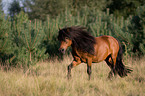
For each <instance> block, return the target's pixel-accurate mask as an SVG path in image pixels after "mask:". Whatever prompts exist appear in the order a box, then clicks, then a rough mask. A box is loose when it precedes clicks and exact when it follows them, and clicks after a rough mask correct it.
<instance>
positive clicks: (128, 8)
mask: <svg viewBox="0 0 145 96" xmlns="http://www.w3.org/2000/svg"><path fill="white" fill-rule="evenodd" d="M144 4H145V0H112V3H110V4H109V5H108V6H107V8H109V9H110V13H113V14H114V15H115V16H116V17H119V16H124V17H125V18H127V17H128V16H129V15H135V14H136V8H137V7H139V6H142V5H144Z"/></svg>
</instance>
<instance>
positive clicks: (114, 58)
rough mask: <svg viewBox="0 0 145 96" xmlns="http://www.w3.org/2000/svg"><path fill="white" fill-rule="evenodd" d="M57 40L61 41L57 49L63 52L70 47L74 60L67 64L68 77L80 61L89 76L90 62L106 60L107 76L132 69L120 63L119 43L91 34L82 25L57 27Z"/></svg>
mask: <svg viewBox="0 0 145 96" xmlns="http://www.w3.org/2000/svg"><path fill="white" fill-rule="evenodd" d="M58 40H59V41H60V42H61V45H60V48H59V51H60V52H62V53H65V51H66V49H67V48H68V47H69V46H71V47H72V55H73V58H74V60H73V61H72V63H71V64H70V65H69V66H68V79H69V78H70V77H71V69H72V68H73V67H75V66H77V65H79V64H81V63H82V62H84V63H87V73H88V75H89V79H90V76H91V65H92V62H94V63H95V62H101V61H104V60H105V61H106V63H107V64H108V66H109V67H110V68H111V71H110V72H109V76H108V78H111V77H112V76H113V74H114V75H116V74H118V75H119V76H120V77H124V76H127V73H130V72H131V71H132V70H131V69H129V68H126V67H125V66H124V64H123V63H122V48H121V45H120V43H119V42H118V41H117V40H116V39H115V38H113V37H111V36H100V37H93V36H91V35H90V34H89V33H88V32H87V31H86V29H85V28H84V27H79V26H73V27H67V28H63V29H59V35H58Z"/></svg>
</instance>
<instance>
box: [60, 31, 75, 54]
mask: <svg viewBox="0 0 145 96" xmlns="http://www.w3.org/2000/svg"><path fill="white" fill-rule="evenodd" d="M58 40H59V41H60V43H61V44H60V48H59V51H60V52H62V53H63V54H64V53H65V51H66V49H67V48H68V47H69V46H71V44H72V40H71V39H70V38H69V32H68V30H66V29H62V30H61V29H59V35H58Z"/></svg>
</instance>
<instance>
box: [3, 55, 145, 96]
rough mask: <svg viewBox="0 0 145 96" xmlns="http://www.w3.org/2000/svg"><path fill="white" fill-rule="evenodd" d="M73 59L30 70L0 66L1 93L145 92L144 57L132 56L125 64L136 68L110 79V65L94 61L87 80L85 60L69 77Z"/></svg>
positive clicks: (136, 95) (111, 95) (130, 95)
mask: <svg viewBox="0 0 145 96" xmlns="http://www.w3.org/2000/svg"><path fill="white" fill-rule="evenodd" d="M71 61H72V58H71V57H68V56H67V57H66V59H64V60H63V61H58V60H55V61H48V62H39V63H37V64H36V65H35V66H32V67H30V68H29V69H28V70H24V69H20V68H14V69H11V70H9V71H4V70H3V69H2V68H1V70H0V96H145V60H144V59H141V60H133V59H132V58H129V59H128V61H126V62H127V64H126V65H128V66H130V67H132V68H133V72H132V73H131V74H129V76H127V77H125V78H120V77H117V78H113V80H112V81H111V80H108V79H107V76H108V72H109V71H110V69H109V67H108V66H107V65H106V63H105V62H101V63H96V64H93V65H92V78H91V80H90V81H88V76H87V72H86V64H81V65H79V66H77V67H76V68H74V69H72V79H71V80H67V77H66V75H67V66H68V64H70V63H71Z"/></svg>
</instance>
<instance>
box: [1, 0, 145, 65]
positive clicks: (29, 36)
mask: <svg viewBox="0 0 145 96" xmlns="http://www.w3.org/2000/svg"><path fill="white" fill-rule="evenodd" d="M34 1H35V0H34ZM36 1H37V0H36ZM38 1H39V0H38ZM38 1H37V2H38ZM44 1H45V0H44ZM44 1H43V2H44ZM88 1H89V0H88ZM50 2H51V1H50ZM52 2H53V3H54V2H55V0H54V1H52ZM52 2H51V3H52ZM58 2H59V1H58ZM78 2H82V1H81V0H80V1H78ZM96 2H98V1H96ZM101 2H103V1H101ZM101 2H100V3H101ZM104 2H105V1H104ZM29 3H30V2H29ZM39 3H40V2H39ZM62 3H63V4H64V6H61V7H65V9H64V10H63V12H61V10H58V11H60V13H59V12H57V13H58V14H57V16H56V17H55V18H52V16H53V15H52V16H47V15H46V14H47V13H46V14H45V16H44V17H46V19H45V20H44V19H42V20H43V21H42V20H38V19H34V20H32V21H31V20H29V15H28V14H26V13H25V12H24V11H21V12H20V13H18V14H17V15H15V16H14V17H13V19H12V21H10V20H9V19H5V18H4V16H3V17H2V18H0V20H1V21H0V23H1V25H0V27H1V30H0V32H1V33H0V35H1V39H0V40H1V42H0V43H1V46H2V45H5V46H4V47H5V48H3V47H1V50H2V51H1V53H2V52H3V54H4V55H0V56H1V57H6V56H7V57H9V58H7V59H8V60H6V61H10V64H11V65H20V66H21V65H22V66H29V65H30V64H35V62H37V61H40V60H45V59H47V58H52V57H58V58H62V55H60V54H59V52H58V48H59V42H58V40H57V35H58V29H59V28H63V27H66V26H67V27H68V26H77V25H80V26H84V27H86V28H87V30H88V31H89V32H91V34H92V35H93V36H101V35H111V36H113V37H115V38H117V39H118V40H119V41H120V42H121V44H122V46H123V48H124V50H125V55H132V54H135V55H136V56H138V55H140V56H141V55H144V54H145V53H144V49H145V47H144V46H145V44H144V30H145V29H144V28H145V27H144V22H145V21H144V6H142V7H139V8H138V9H137V11H136V13H135V14H137V15H136V16H130V17H128V18H124V17H118V18H116V17H115V16H114V15H113V14H110V9H106V12H102V11H100V10H98V9H97V8H93V7H89V5H91V4H89V3H86V2H84V5H81V6H79V5H77V6H78V7H77V8H79V9H80V10H79V11H76V12H75V11H74V12H73V11H72V8H69V7H67V6H70V5H65V4H67V3H68V2H62ZM69 3H70V4H72V2H69ZM43 4H45V3H42V5H43ZM78 4H80V3H78ZM82 4H83V3H82ZM87 4H88V5H87ZM32 5H33V4H32ZM40 5H41V4H40ZM104 6H106V5H104ZM49 7H50V6H49ZM51 7H52V6H51ZM39 9H41V8H39V7H38V12H39V11H40V12H41V10H39ZM50 9H51V8H50ZM52 9H53V7H52ZM60 9H61V8H60ZM62 9H63V8H62ZM102 9H103V7H102ZM46 10H47V9H46ZM46 10H45V11H46ZM74 10H75V9H74ZM90 10H91V11H90ZM35 11H36V10H35ZM32 12H33V11H32ZM43 13H45V12H42V14H43ZM39 14H40V13H39ZM55 15H56V14H55ZM1 16H2V15H1ZM36 16H37V15H36ZM40 17H41V16H40ZM35 18H36V17H35ZM3 30H5V31H3ZM3 32H5V34H6V35H4V34H3ZM7 34H8V35H7ZM3 38H4V39H3ZM6 41H8V43H4V42H6ZM70 50H71V49H69V50H68V54H69V53H70Z"/></svg>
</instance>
